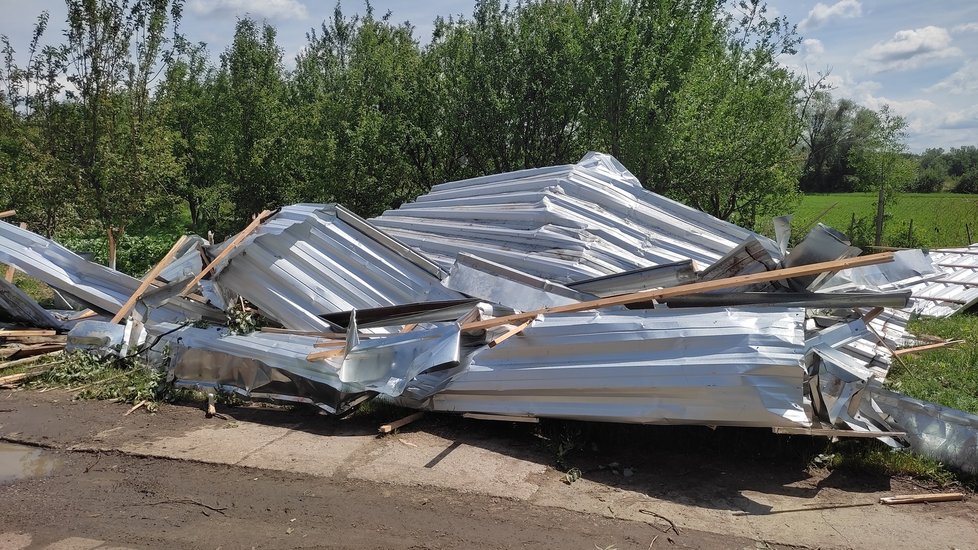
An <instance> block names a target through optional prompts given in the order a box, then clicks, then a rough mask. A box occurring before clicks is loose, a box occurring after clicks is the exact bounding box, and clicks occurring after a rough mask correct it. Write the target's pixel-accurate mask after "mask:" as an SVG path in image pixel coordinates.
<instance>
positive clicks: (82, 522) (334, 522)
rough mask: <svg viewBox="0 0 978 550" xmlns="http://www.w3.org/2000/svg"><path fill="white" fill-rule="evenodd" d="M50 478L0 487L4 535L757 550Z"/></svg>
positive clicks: (517, 509) (556, 521)
mask: <svg viewBox="0 0 978 550" xmlns="http://www.w3.org/2000/svg"><path fill="white" fill-rule="evenodd" d="M49 452H51V453H56V454H57V455H59V459H60V460H61V464H62V466H61V467H59V468H57V469H56V470H55V471H53V472H52V473H51V474H50V475H49V476H48V477H45V478H36V479H28V480H23V481H20V482H17V483H14V484H10V485H6V486H0V495H2V498H0V516H2V517H3V518H4V524H3V527H2V530H4V531H7V532H18V533H27V534H29V535H30V536H31V537H32V540H33V543H34V544H35V545H38V546H40V545H43V544H50V543H53V542H56V541H59V540H63V539H65V538H68V537H85V538H90V539H101V540H106V541H109V542H114V543H121V544H124V545H126V546H134V547H152V548H178V547H183V548H218V547H224V548H251V547H256V548H286V547H289V548H520V547H523V548H525V547H532V548H582V549H592V548H596V547H597V548H602V549H603V548H609V547H614V548H619V549H626V548H641V549H643V550H644V549H647V548H649V547H650V543H652V541H653V539H655V540H656V543H655V545H653V546H654V547H663V548H669V547H676V548H754V547H755V545H754V543H753V542H752V541H750V540H747V539H741V538H737V537H724V536H720V535H715V534H710V533H702V532H698V531H692V530H685V529H684V530H682V531H681V532H680V533H678V534H677V533H675V532H670V533H663V532H662V531H661V530H660V529H658V528H656V527H654V526H651V525H646V524H641V523H636V522H629V521H620V520H618V521H616V520H613V519H609V518H603V517H599V516H594V515H590V514H580V513H575V512H571V511H567V510H561V509H556V508H546V507H539V506H533V505H528V504H526V503H521V502H514V501H510V500H507V499H499V498H491V497H483V496H477V495H459V494H458V493H455V492H452V491H445V490H438V489H431V488H410V487H398V486H389V485H382V484H376V483H369V482H357V483H352V482H334V481H329V480H324V479H322V478H317V477H311V476H302V475H295V474H286V473H280V472H270V471H267V470H257V469H251V468H242V467H226V466H214V465H207V464H199V463H188V462H176V461H169V460H159V459H151V458H134V457H130V456H125V455H120V454H115V453H80V452H64V451H61V452H58V451H49Z"/></svg>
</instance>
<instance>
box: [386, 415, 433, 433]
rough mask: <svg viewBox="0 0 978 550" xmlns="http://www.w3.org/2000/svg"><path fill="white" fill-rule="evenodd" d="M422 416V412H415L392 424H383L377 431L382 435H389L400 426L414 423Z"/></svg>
mask: <svg viewBox="0 0 978 550" xmlns="http://www.w3.org/2000/svg"><path fill="white" fill-rule="evenodd" d="M422 416H424V412H423V411H422V412H416V413H414V414H411V415H408V416H405V417H404V418H402V419H400V420H395V421H394V422H391V423H389V424H383V425H381V427H380V428H379V429H378V430H377V431H379V432H380V433H382V434H389V433H391V432H393V431H394V430H396V429H398V428H400V427H402V426H407V425H408V424H410V423H412V422H414V421H415V420H418V419H420V418H421V417H422Z"/></svg>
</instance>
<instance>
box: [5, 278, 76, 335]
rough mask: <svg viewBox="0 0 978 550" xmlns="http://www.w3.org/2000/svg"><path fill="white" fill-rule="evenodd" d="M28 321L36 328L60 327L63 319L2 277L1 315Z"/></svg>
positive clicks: (23, 321) (14, 319) (15, 319)
mask: <svg viewBox="0 0 978 550" xmlns="http://www.w3.org/2000/svg"><path fill="white" fill-rule="evenodd" d="M4 315H6V316H7V317H9V318H10V319H11V320H13V321H20V322H22V323H28V324H30V325H31V326H32V327H35V328H52V329H60V328H61V321H59V320H58V319H56V318H55V317H54V315H51V313H50V312H48V310H46V309H44V308H43V307H41V306H40V304H38V303H37V302H36V301H34V299H33V298H31V297H30V296H28V295H27V294H26V293H25V292H24V291H23V290H21V289H19V288H17V287H16V286H14V284H13V283H8V282H7V280H6V279H4V278H3V277H0V317H2V316H4Z"/></svg>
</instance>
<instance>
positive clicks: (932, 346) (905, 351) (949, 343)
mask: <svg viewBox="0 0 978 550" xmlns="http://www.w3.org/2000/svg"><path fill="white" fill-rule="evenodd" d="M961 342H964V340H948V341H947V342H938V343H936V344H927V345H925V346H917V347H913V348H903V349H898V350H896V351H894V352H893V355H896V356H900V355H908V354H911V353H917V352H918V351H927V350H932V349H938V348H943V347H947V346H953V345H955V344H960V343H961Z"/></svg>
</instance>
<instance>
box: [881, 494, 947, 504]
mask: <svg viewBox="0 0 978 550" xmlns="http://www.w3.org/2000/svg"><path fill="white" fill-rule="evenodd" d="M956 500H964V493H935V494H929V495H897V496H892V497H882V498H880V504H918V503H925V502H953V501H956Z"/></svg>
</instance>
